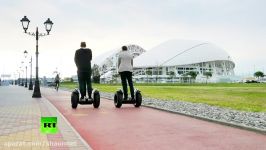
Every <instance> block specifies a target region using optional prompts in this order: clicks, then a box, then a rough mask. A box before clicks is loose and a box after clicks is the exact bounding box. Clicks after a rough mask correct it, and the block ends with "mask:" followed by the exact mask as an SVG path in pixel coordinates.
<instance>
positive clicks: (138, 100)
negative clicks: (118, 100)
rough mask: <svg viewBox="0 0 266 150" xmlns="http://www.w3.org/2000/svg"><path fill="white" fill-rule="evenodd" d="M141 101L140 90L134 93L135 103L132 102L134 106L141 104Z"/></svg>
mask: <svg viewBox="0 0 266 150" xmlns="http://www.w3.org/2000/svg"><path fill="white" fill-rule="evenodd" d="M141 103H142V95H141V93H140V92H137V93H136V103H135V104H134V106H135V107H139V106H141Z"/></svg>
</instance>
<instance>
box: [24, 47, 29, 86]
mask: <svg viewBox="0 0 266 150" xmlns="http://www.w3.org/2000/svg"><path fill="white" fill-rule="evenodd" d="M27 55H28V52H27V51H26V50H25V51H24V56H25V61H27ZM25 66H26V81H25V88H27V87H28V79H27V73H28V70H27V67H28V66H27V63H26V62H25Z"/></svg>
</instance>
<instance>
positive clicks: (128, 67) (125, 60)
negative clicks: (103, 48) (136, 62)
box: [118, 51, 133, 72]
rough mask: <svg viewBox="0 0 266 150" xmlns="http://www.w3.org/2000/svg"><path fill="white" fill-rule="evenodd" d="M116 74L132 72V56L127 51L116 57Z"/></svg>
mask: <svg viewBox="0 0 266 150" xmlns="http://www.w3.org/2000/svg"><path fill="white" fill-rule="evenodd" d="M118 65H119V66H118V72H124V71H129V72H133V56H132V55H131V54H130V53H129V52H128V51H121V52H120V53H119V56H118Z"/></svg>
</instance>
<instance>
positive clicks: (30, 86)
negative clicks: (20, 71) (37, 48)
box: [29, 56, 33, 90]
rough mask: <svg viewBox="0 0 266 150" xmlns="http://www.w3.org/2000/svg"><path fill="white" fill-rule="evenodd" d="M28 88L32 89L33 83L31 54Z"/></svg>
mask: <svg viewBox="0 0 266 150" xmlns="http://www.w3.org/2000/svg"><path fill="white" fill-rule="evenodd" d="M29 90H33V84H32V56H31V57H30V84H29Z"/></svg>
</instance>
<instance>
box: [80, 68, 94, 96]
mask: <svg viewBox="0 0 266 150" xmlns="http://www.w3.org/2000/svg"><path fill="white" fill-rule="evenodd" d="M78 81H79V90H80V94H81V98H84V97H85V96H86V88H87V90H88V96H89V98H91V93H92V87H91V72H78Z"/></svg>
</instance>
